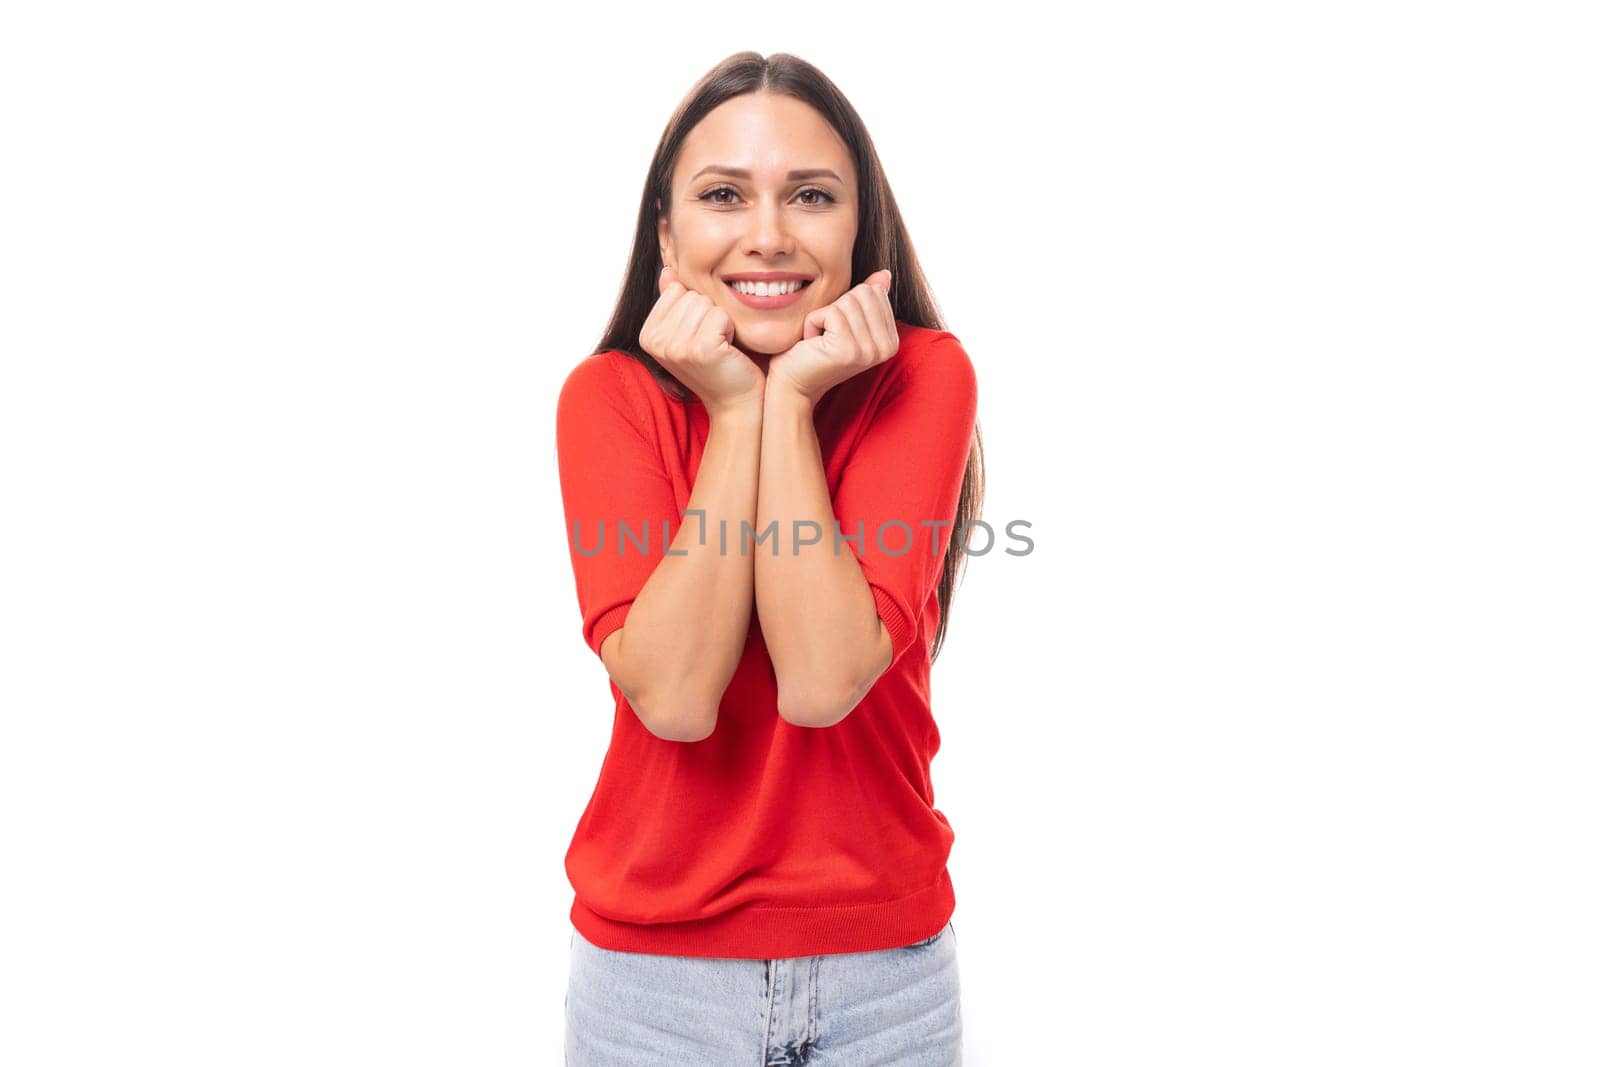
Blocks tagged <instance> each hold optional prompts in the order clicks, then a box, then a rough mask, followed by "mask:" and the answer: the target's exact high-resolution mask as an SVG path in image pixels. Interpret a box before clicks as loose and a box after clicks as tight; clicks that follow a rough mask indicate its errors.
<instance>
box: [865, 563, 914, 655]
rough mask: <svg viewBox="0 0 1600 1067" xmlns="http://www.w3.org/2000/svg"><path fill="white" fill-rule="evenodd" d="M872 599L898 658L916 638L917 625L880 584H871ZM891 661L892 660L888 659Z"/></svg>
mask: <svg viewBox="0 0 1600 1067" xmlns="http://www.w3.org/2000/svg"><path fill="white" fill-rule="evenodd" d="M868 584H869V586H870V588H871V589H872V599H873V600H875V601H877V604H878V618H880V619H882V620H883V628H884V629H885V630H887V631H889V643H890V644H891V645H893V646H894V659H896V660H897V659H899V658H900V654H901V653H902V652H904V651H905V650H906V649H908V648H910V647H911V642H912V641H914V640H916V636H917V627H916V623H915V622H913V621H912V620H911V619H910V618H909V617H908V616H907V615H906V613H905V611H904V610H903V609H902V608H901V607H900V605H899V604H898V603H896V602H895V599H894V597H892V596H890V595H889V593H888V591H887V590H885V589H883V588H882V587H881V586H876V585H871V584H870V583H868ZM890 662H891V663H893V660H891V661H890Z"/></svg>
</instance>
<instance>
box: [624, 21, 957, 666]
mask: <svg viewBox="0 0 1600 1067" xmlns="http://www.w3.org/2000/svg"><path fill="white" fill-rule="evenodd" d="M763 91H764V92H771V93H783V94H785V95H787V96H792V97H794V98H795V99H797V100H799V101H801V102H803V103H806V104H809V105H810V106H811V107H812V108H814V109H815V110H816V111H817V112H818V113H820V114H821V115H822V117H823V118H825V119H827V120H828V122H829V123H830V124H832V126H833V128H834V129H835V130H836V131H837V132H838V134H839V136H840V137H841V138H842V139H843V140H844V143H845V145H846V146H847V147H848V148H849V149H850V155H851V158H852V159H854V161H855V167H856V175H857V178H858V182H859V189H858V195H859V199H860V206H859V210H858V212H857V230H856V244H855V250H854V252H853V253H852V254H851V259H850V285H851V286H852V287H854V286H856V285H859V284H861V283H862V282H863V281H865V280H866V278H867V276H868V275H869V274H871V273H872V272H873V271H876V270H881V269H883V268H885V267H887V268H888V269H889V271H890V273H891V275H892V276H893V278H894V285H893V287H892V288H891V290H890V293H889V302H890V304H891V305H892V307H893V308H894V317H895V318H896V319H898V320H899V321H901V322H904V323H907V324H909V325H912V326H922V327H926V328H929V329H935V330H943V329H946V326H945V325H944V320H943V319H942V317H941V316H940V314H939V309H938V305H937V304H936V303H935V301H934V299H933V293H932V292H931V291H930V290H929V288H928V282H927V279H926V278H924V277H923V274H922V267H921V266H920V265H919V264H918V262H917V254H916V251H915V250H914V249H913V248H912V247H911V237H910V235H909V234H907V233H906V226H905V222H904V221H903V220H902V219H901V217H900V209H899V208H898V207H897V206H896V205H895V201H894V194H893V193H892V192H891V191H890V190H889V182H888V179H887V178H885V177H884V173H883V165H882V164H881V163H880V162H879V160H878V150H877V149H876V148H875V147H874V146H873V143H872V138H871V137H870V136H868V134H867V129H866V126H865V125H864V124H863V123H862V121H861V116H859V115H857V114H856V109H855V108H854V107H852V106H850V102H849V101H848V100H846V99H845V97H844V94H843V93H841V92H840V91H839V89H838V87H837V86H835V85H834V84H833V82H831V81H829V80H828V78H827V76H826V75H824V74H823V73H822V72H821V71H820V70H818V69H817V68H816V67H814V66H812V65H811V64H810V63H807V62H806V61H805V60H803V59H801V58H800V57H798V56H793V55H789V54H788V53H786V52H774V53H773V54H772V55H770V56H765V57H764V56H762V55H761V54H760V53H759V52H738V53H735V54H734V55H731V56H729V57H728V58H727V59H724V60H723V61H722V62H721V63H718V64H717V65H716V66H715V67H713V68H711V70H710V71H709V72H707V74H706V75H705V76H704V77H703V78H701V79H700V81H699V82H698V83H696V85H695V86H694V88H693V89H691V90H690V91H689V94H688V95H687V96H686V97H685V98H684V100H683V102H682V103H681V104H679V105H678V109H677V110H676V111H675V112H673V115H672V118H671V119H669V120H668V122H667V128H666V130H664V131H663V132H662V134H661V141H660V143H659V144H657V145H656V154H655V158H654V159H652V160H651V161H650V172H649V174H648V175H647V176H646V178H645V183H644V193H643V195H642V196H641V197H640V200H639V224H638V228H637V229H636V230H635V231H634V236H633V252H632V253H631V254H630V255H629V257H628V273H627V276H626V277H625V278H624V279H623V282H622V291H621V293H620V294H619V295H618V298H617V306H616V310H615V311H613V312H612V315H611V323H610V325H609V326H607V327H606V332H605V336H604V337H602V338H601V340H600V344H599V346H598V347H597V348H596V349H595V352H596V353H600V352H606V351H610V350H616V351H619V352H623V353H626V354H627V355H629V356H631V357H632V358H633V359H636V360H638V361H639V362H640V363H642V364H644V366H645V367H646V368H647V369H648V370H649V371H650V374H651V376H652V377H654V378H655V380H656V381H657V382H658V383H659V384H660V386H661V388H662V389H663V390H664V391H665V392H666V393H667V394H668V395H669V396H671V397H673V398H674V399H677V400H680V401H684V402H689V401H692V400H693V399H694V394H693V393H692V392H690V391H689V390H688V389H686V388H685V387H684V386H683V384H682V383H681V382H679V381H678V380H677V379H676V378H674V377H673V376H672V375H671V374H670V373H669V372H668V371H667V370H666V369H665V368H664V367H662V366H661V364H660V363H658V362H657V361H656V360H655V358H654V357H652V356H651V355H650V354H649V353H648V352H645V351H644V350H643V349H641V348H640V347H639V331H640V330H641V329H643V328H644V322H645V319H646V318H648V317H649V315H650V310H651V308H653V307H654V306H655V303H656V299H657V297H658V295H659V291H660V290H659V287H658V279H659V277H660V275H661V268H662V267H663V266H664V264H663V263H662V261H661V247H660V242H659V240H658V233H657V223H658V221H659V215H658V209H657V204H658V203H660V204H670V203H671V202H672V172H673V169H674V167H675V166H676V164H677V162H678V156H679V153H680V152H681V151H682V150H683V142H684V139H685V138H687V137H688V136H689V132H690V131H691V130H693V129H694V128H695V126H696V125H698V124H699V122H700V120H701V119H703V118H705V116H706V115H707V114H708V113H710V112H711V111H712V110H713V109H714V108H716V107H717V106H719V105H720V104H722V103H724V102H725V101H727V100H730V99H732V98H733V97H736V96H742V95H744V94H745V93H753V92H763ZM982 510H983V435H982V433H981V431H980V430H979V429H978V427H977V426H974V427H973V431H972V446H971V449H970V450H969V452H968V454H967V470H966V474H965V475H964V476H963V478H962V480H961V499H960V503H959V505H958V506H957V508H956V521H955V526H954V528H953V530H952V532H951V535H950V536H951V542H950V544H949V547H948V550H947V551H946V553H945V557H944V573H943V574H942V575H941V576H940V579H939V590H938V597H939V629H938V632H937V633H935V634H934V638H933V645H932V648H931V650H930V652H929V658H930V661H931V660H932V659H936V658H938V655H939V649H940V648H941V647H942V646H943V644H944V635H945V630H946V628H947V625H948V623H949V621H950V602H951V598H952V597H953V595H954V593H955V586H956V580H957V577H958V575H959V573H960V571H961V568H962V567H963V565H964V564H965V562H966V552H965V545H964V544H962V545H957V544H956V541H955V538H956V535H957V534H960V533H963V532H964V531H966V530H967V527H968V524H969V523H970V522H972V520H974V519H976V518H977V517H978V516H979V515H980V514H981V513H982Z"/></svg>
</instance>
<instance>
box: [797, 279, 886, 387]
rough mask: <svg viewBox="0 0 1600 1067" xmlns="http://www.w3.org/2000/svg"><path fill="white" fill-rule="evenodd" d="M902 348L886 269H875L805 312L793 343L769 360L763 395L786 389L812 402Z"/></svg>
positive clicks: (884, 360)
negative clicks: (835, 296)
mask: <svg viewBox="0 0 1600 1067" xmlns="http://www.w3.org/2000/svg"><path fill="white" fill-rule="evenodd" d="M899 351H900V333H899V331H898V330H897V329H896V328H895V321H894V309H893V308H892V307H891V306H890V304H889V272H888V271H887V270H880V271H875V272H873V273H872V274H870V275H868V276H867V280H866V281H864V282H862V283H861V284H860V285H858V286H856V287H855V288H853V289H850V290H849V291H848V292H846V293H845V294H844V295H843V296H841V297H840V298H839V299H838V300H835V301H834V302H833V303H831V304H829V305H828V306H826V307H820V308H817V309H816V310H815V311H813V312H811V313H810V314H808V315H807V316H806V321H805V326H804V327H803V329H802V331H801V337H800V340H799V341H798V342H796V344H795V346H794V347H793V348H791V349H789V351H787V352H784V353H783V354H781V355H776V356H773V357H772V358H771V359H770V360H768V363H767V394H768V395H769V396H770V395H771V394H772V392H773V390H774V389H787V390H789V391H791V392H794V393H798V394H799V395H800V396H803V397H805V398H806V399H807V400H808V401H810V402H811V403H812V404H815V403H817V402H818V401H819V400H821V399H822V397H823V395H824V394H825V393H827V391H828V390H829V389H832V388H833V387H834V386H835V385H838V384H839V383H840V382H842V381H845V380H847V379H849V378H853V377H855V376H856V375H857V374H860V373H861V372H862V371H864V370H867V369H869V368H871V367H876V366H877V365H878V364H880V363H884V362H886V361H888V360H889V359H892V358H893V357H894V355H895V354H896V353H897V352H899Z"/></svg>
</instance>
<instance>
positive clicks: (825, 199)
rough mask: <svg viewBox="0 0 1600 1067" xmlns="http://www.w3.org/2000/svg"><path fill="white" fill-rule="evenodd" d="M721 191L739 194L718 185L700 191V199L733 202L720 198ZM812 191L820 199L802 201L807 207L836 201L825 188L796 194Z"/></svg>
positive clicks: (709, 201) (721, 202)
mask: <svg viewBox="0 0 1600 1067" xmlns="http://www.w3.org/2000/svg"><path fill="white" fill-rule="evenodd" d="M721 193H727V194H728V195H729V196H730V197H733V198H735V199H736V198H737V197H738V195H739V194H738V193H736V192H734V191H733V190H732V189H730V188H729V187H728V186H726V185H719V186H717V187H716V188H715V189H707V190H706V191H705V192H703V193H701V194H700V199H701V200H704V201H706V202H708V203H712V204H731V203H733V200H725V199H722V198H721V196H720V195H719V194H721ZM812 193H815V194H816V195H817V196H818V197H820V198H821V199H818V200H805V201H803V203H805V204H806V205H807V206H808V207H817V206H820V205H822V204H832V203H836V201H835V200H834V198H833V196H832V195H831V194H830V193H828V192H827V191H826V190H824V189H802V190H800V192H799V194H798V195H799V196H802V197H804V196H806V195H808V194H812Z"/></svg>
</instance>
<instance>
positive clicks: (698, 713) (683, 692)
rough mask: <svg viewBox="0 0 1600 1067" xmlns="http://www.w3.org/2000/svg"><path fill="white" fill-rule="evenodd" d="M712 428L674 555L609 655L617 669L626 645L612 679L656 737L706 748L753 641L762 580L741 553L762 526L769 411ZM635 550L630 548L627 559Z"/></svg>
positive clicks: (734, 416) (643, 593) (714, 422)
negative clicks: (755, 600) (764, 430)
mask: <svg viewBox="0 0 1600 1067" xmlns="http://www.w3.org/2000/svg"><path fill="white" fill-rule="evenodd" d="M710 421H711V428H710V434H709V436H708V437H707V439H706V444H705V451H704V452H703V454H702V455H701V458H700V468H699V471H698V472H697V473H696V475H695V483H694V489H693V490H692V492H691V493H690V497H689V505H688V508H687V512H688V513H687V514H686V515H685V516H684V518H683V521H682V523H681V524H680V525H678V526H677V527H676V529H675V530H674V533H673V538H672V545H671V549H672V552H671V554H668V555H665V556H664V558H663V559H662V560H661V562H660V563H658V564H657V565H656V568H655V570H654V571H652V572H651V575H650V578H649V580H648V581H646V582H645V584H644V587H643V588H642V589H641V590H640V591H639V595H638V596H637V597H635V598H634V602H633V606H632V607H631V608H629V610H628V618H627V622H626V623H625V624H624V625H623V627H622V628H621V629H620V630H618V631H617V632H616V633H614V634H612V635H611V636H610V637H608V638H607V639H606V642H605V645H603V646H602V648H601V656H602V658H604V659H605V660H606V663H607V666H608V667H609V666H610V665H611V664H612V662H613V658H612V657H609V656H608V655H607V653H608V651H609V647H608V646H610V645H611V644H612V642H613V641H616V642H618V647H617V649H616V656H615V657H614V659H615V662H616V667H615V669H613V670H612V672H611V673H612V678H613V680H614V681H615V682H616V683H617V688H619V689H620V690H622V693H623V695H624V696H626V697H627V698H628V702H629V703H630V704H631V705H632V706H633V708H634V711H635V712H637V713H638V714H639V716H640V719H641V721H643V722H644V724H645V725H646V727H647V728H649V729H650V731H651V732H652V733H654V734H656V735H657V736H660V737H665V738H667V739H669V740H677V741H697V740H700V739H702V738H704V737H706V736H708V735H710V733H711V732H712V731H713V730H714V729H715V727H716V721H717V709H718V707H719V705H720V704H721V701H722V694H723V692H724V691H725V690H726V689H727V687H728V682H729V680H730V679H732V677H733V673H734V671H735V670H736V669H737V668H738V665H739V659H740V657H741V656H742V655H743V654H744V646H745V639H746V637H747V636H748V635H749V632H750V611H751V600H752V592H753V582H754V575H753V570H752V563H751V559H750V557H749V555H747V554H742V553H741V552H740V551H739V531H740V528H741V525H743V524H748V523H752V522H753V521H754V517H755V508H756V485H757V477H758V475H759V465H760V449H761V424H762V409H761V406H760V403H759V401H756V402H753V403H750V404H746V405H743V406H740V407H737V408H731V409H721V410H718V411H716V412H713V413H712V415H711V420H710ZM697 513H698V514H697ZM722 523H726V528H727V530H728V539H727V540H728V545H727V548H726V550H724V548H723V545H722V540H723V539H722V535H721V524H722ZM653 536H655V537H659V536H660V531H659V530H657V531H654V534H653ZM634 548H635V546H634V545H633V544H632V543H631V542H630V543H629V544H628V545H627V546H626V548H625V551H633V550H634Z"/></svg>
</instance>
